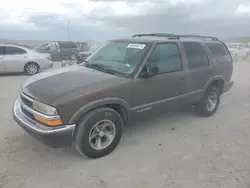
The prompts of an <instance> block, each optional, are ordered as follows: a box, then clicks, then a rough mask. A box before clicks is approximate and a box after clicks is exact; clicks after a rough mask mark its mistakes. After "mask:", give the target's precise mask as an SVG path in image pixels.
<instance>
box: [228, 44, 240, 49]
mask: <svg viewBox="0 0 250 188" xmlns="http://www.w3.org/2000/svg"><path fill="white" fill-rule="evenodd" d="M227 47H228V48H238V44H227Z"/></svg>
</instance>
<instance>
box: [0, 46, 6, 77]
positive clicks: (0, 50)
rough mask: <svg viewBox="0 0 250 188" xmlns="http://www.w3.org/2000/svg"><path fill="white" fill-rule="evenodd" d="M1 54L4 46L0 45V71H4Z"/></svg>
mask: <svg viewBox="0 0 250 188" xmlns="http://www.w3.org/2000/svg"><path fill="white" fill-rule="evenodd" d="M3 54H4V47H3V46H0V73H3V72H4V69H5V68H4V60H3Z"/></svg>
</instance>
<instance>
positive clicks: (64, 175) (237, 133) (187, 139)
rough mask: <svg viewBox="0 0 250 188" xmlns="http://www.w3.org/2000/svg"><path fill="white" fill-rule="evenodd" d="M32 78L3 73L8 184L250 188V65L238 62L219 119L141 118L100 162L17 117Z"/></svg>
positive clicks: (0, 171) (2, 132)
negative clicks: (47, 139)
mask: <svg viewBox="0 0 250 188" xmlns="http://www.w3.org/2000/svg"><path fill="white" fill-rule="evenodd" d="M25 78H26V76H22V75H21V76H20V75H15V76H13V75H12V76H10V75H9V76H1V77H0V86H1V90H0V104H1V106H0V119H1V124H0V188H16V187H18V188H24V187H25V188H59V187H60V188H79V187H84V188H92V187H101V188H113V187H114V188H118V187H121V188H123V187H124V188H130V187H136V188H140V187H143V188H158V187H167V188H171V187H174V188H177V187H185V188H187V187H190V188H196V187H197V188H201V187H207V188H217V187H226V188H238V187H250V123H249V122H250V62H238V63H236V64H235V69H234V76H233V79H234V80H235V85H234V87H233V89H232V90H231V91H230V92H229V93H227V94H224V95H223V97H222V101H221V106H220V108H219V110H218V112H217V113H216V114H215V115H214V116H213V117H210V118H200V117H197V116H195V115H193V114H192V112H179V113H169V114H167V115H162V116H160V117H156V118H152V119H151V120H149V121H145V122H140V123H134V124H133V125H129V126H127V127H126V130H125V135H124V137H123V140H122V142H121V144H120V145H119V147H118V148H117V149H116V150H115V151H114V152H113V153H111V154H110V155H108V156H107V157H104V158H100V159H97V160H90V159H84V158H82V157H81V156H79V155H78V154H77V153H76V152H75V150H74V149H73V148H63V149H51V148H48V147H46V146H44V145H42V144H40V143H39V142H38V141H36V140H35V139H33V138H32V137H30V136H29V135H28V134H27V133H25V132H24V131H23V130H22V129H21V128H20V127H19V126H18V125H17V124H16V123H15V122H14V121H13V120H12V115H11V106H12V104H13V102H14V100H15V99H16V98H17V97H18V96H19V85H20V83H21V82H22V81H23V80H24V79H25Z"/></svg>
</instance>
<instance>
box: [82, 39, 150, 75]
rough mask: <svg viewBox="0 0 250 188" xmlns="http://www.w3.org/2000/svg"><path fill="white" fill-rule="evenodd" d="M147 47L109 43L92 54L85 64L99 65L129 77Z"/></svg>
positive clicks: (145, 45)
mask: <svg viewBox="0 0 250 188" xmlns="http://www.w3.org/2000/svg"><path fill="white" fill-rule="evenodd" d="M148 47H149V46H148V45H147V44H142V43H140V44H139V43H129V42H110V43H108V44H106V45H104V46H102V47H101V48H100V49H98V50H97V51H96V52H95V53H93V55H91V56H90V57H89V58H88V59H87V62H88V64H89V65H90V66H91V65H93V64H100V65H102V66H103V67H106V68H108V69H112V70H113V71H116V72H118V73H123V74H126V75H130V74H132V73H133V72H134V70H135V68H136V67H137V65H138V64H139V63H140V62H141V60H142V57H143V56H144V54H145V53H146V51H147V49H148Z"/></svg>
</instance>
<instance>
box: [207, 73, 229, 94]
mask: <svg viewBox="0 0 250 188" xmlns="http://www.w3.org/2000/svg"><path fill="white" fill-rule="evenodd" d="M218 80H222V81H223V83H225V80H224V77H223V76H222V75H217V76H214V77H213V78H211V79H210V80H208V82H207V84H206V86H205V88H204V94H205V92H206V91H207V89H208V88H209V86H210V85H211V84H212V83H213V82H214V81H218ZM223 87H224V85H223Z"/></svg>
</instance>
